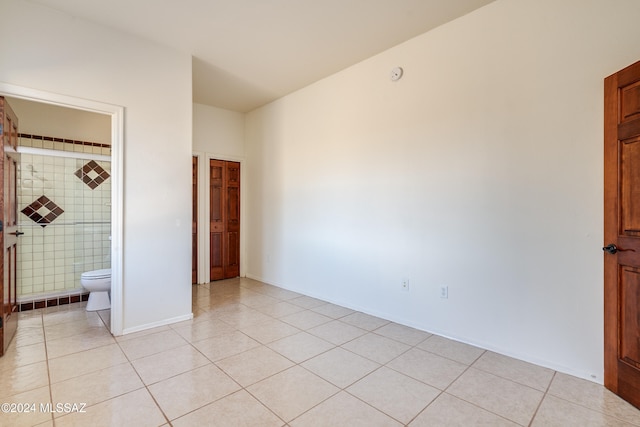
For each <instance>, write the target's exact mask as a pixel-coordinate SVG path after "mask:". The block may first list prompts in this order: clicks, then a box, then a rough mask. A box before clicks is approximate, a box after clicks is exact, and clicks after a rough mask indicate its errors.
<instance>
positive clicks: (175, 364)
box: [131, 345, 211, 385]
mask: <svg viewBox="0 0 640 427" xmlns="http://www.w3.org/2000/svg"><path fill="white" fill-rule="evenodd" d="M209 363H211V362H210V361H209V359H207V358H206V357H204V356H203V355H202V354H201V353H200V352H199V351H198V350H196V349H195V348H193V347H192V346H190V345H184V346H182V347H176V348H173V349H171V350H167V351H163V352H162V353H156V354H153V355H151V356H147V357H142V358H140V359H136V360H134V361H133V362H131V364H132V365H133V367H134V368H135V370H136V372H137V373H138V375H140V378H142V381H144V383H145V384H147V385H149V384H153V383H156V382H158V381H161V380H164V379H167V378H170V377H172V376H174V375H178V374H181V373H183V372H187V371H190V370H192V369H196V368H198V367H200V366H204V365H207V364H209Z"/></svg>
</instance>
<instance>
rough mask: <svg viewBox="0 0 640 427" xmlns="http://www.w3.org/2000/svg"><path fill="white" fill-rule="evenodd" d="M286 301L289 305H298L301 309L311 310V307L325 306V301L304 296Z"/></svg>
mask: <svg viewBox="0 0 640 427" xmlns="http://www.w3.org/2000/svg"><path fill="white" fill-rule="evenodd" d="M288 301H289V302H290V303H291V304H295V305H299V306H300V307H303V308H313V307H318V306H319V305H323V304H326V301H322V300H319V299H317V298H313V297H308V296H306V295H303V296H300V297H297V298H292V299H290V300H288Z"/></svg>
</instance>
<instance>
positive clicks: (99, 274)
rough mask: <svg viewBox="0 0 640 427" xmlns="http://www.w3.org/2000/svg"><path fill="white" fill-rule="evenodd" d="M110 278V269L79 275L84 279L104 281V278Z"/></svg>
mask: <svg viewBox="0 0 640 427" xmlns="http://www.w3.org/2000/svg"><path fill="white" fill-rule="evenodd" d="M110 276H111V269H110V268H104V269H102V270H93V271H86V272H84V273H82V275H81V277H84V278H85V279H104V278H105V277H110Z"/></svg>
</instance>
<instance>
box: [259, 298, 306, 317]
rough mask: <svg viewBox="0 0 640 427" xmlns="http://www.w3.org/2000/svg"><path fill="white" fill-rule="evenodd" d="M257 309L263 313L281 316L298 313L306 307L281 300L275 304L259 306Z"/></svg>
mask: <svg viewBox="0 0 640 427" xmlns="http://www.w3.org/2000/svg"><path fill="white" fill-rule="evenodd" d="M257 310H258V311H260V312H261V313H264V314H266V315H267V316H271V317H275V318H280V317H284V316H288V315H290V314H293V313H298V312H300V311H303V310H305V309H304V308H302V307H300V306H298V305H295V304H291V303H288V302H286V301H280V302H278V303H275V304H269V305H264V306H262V307H259V308H258V309H257Z"/></svg>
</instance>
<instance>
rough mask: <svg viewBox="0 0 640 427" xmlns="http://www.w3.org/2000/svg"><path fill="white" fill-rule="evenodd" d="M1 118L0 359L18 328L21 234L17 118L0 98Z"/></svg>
mask: <svg viewBox="0 0 640 427" xmlns="http://www.w3.org/2000/svg"><path fill="white" fill-rule="evenodd" d="M0 116H1V123H2V126H1V127H0V136H1V137H2V144H0V145H1V147H2V148H1V150H2V163H0V165H1V167H2V174H0V176H1V177H2V185H0V192H1V194H0V201H1V203H2V209H1V210H0V212H2V225H3V227H2V228H3V230H2V232H0V236H1V237H0V239H2V242H3V243H2V248H3V251H2V255H1V258H2V262H0V266H1V267H0V268H2V277H3V280H2V293H1V294H0V295H1V296H0V298H1V299H2V316H1V317H0V322H1V323H2V325H1V326H0V335H1V339H0V341H2V348H1V349H0V355H3V354H4V352H5V351H6V350H7V347H8V346H9V343H10V342H11V339H12V338H13V336H14V335H15V332H16V329H17V325H18V316H17V310H18V304H17V290H18V288H17V278H16V272H17V259H16V256H17V253H18V251H17V245H18V235H19V234H22V233H20V232H19V231H18V228H17V225H18V224H17V218H18V215H17V212H18V210H17V191H16V190H17V187H16V186H17V181H16V176H17V167H18V154H17V151H16V150H17V147H18V118H17V117H16V115H15V114H14V113H13V110H11V107H10V106H9V104H8V103H7V101H6V100H5V99H4V98H3V97H0Z"/></svg>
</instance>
